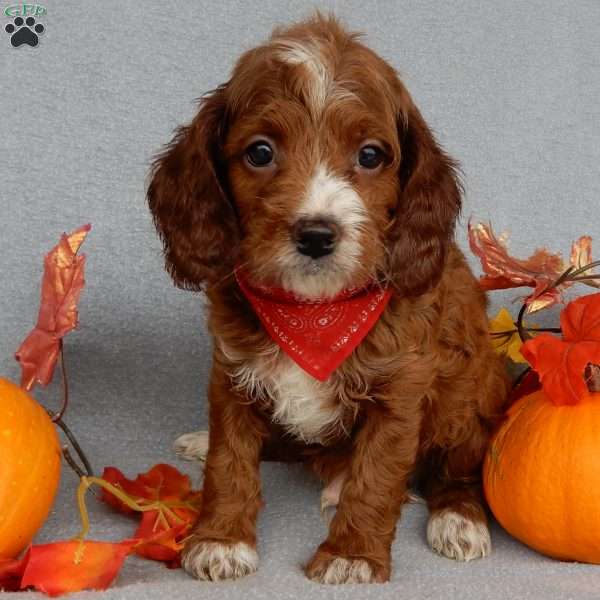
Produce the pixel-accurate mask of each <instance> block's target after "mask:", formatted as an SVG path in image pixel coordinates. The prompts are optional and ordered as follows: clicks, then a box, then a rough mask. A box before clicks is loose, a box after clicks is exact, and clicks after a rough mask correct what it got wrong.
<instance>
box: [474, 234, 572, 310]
mask: <svg viewBox="0 0 600 600" xmlns="http://www.w3.org/2000/svg"><path fill="white" fill-rule="evenodd" d="M469 246H470V247H471V251H472V252H473V254H475V255H476V256H477V257H478V258H479V260H480V261H481V267H482V268H483V271H484V273H485V275H483V276H482V277H481V278H480V280H479V283H480V284H481V286H482V287H483V289H484V290H486V291H489V290H500V289H507V288H515V287H523V286H527V287H533V288H534V291H533V293H532V294H530V295H529V296H528V297H527V298H526V299H525V303H526V304H528V305H531V304H532V303H533V302H534V301H535V302H536V304H535V305H534V308H535V310H540V309H541V308H545V307H547V306H551V305H552V304H556V303H558V302H560V292H559V290H557V289H553V290H549V291H546V290H547V288H548V287H549V286H551V285H552V284H553V283H554V282H555V281H556V280H557V279H558V277H559V276H560V274H561V273H562V272H563V271H564V270H565V266H564V264H563V260H562V258H561V256H560V254H552V253H550V252H548V251H547V250H545V249H538V250H536V251H535V252H534V253H533V254H532V255H531V256H530V257H529V258H527V259H525V260H522V259H519V258H515V257H513V256H511V255H510V254H509V253H508V248H507V246H506V239H505V237H504V236H500V237H498V236H496V234H495V233H494V231H493V230H492V226H491V225H489V224H488V225H484V224H483V223H478V224H476V225H471V223H469ZM529 312H534V310H530V311H529Z"/></svg>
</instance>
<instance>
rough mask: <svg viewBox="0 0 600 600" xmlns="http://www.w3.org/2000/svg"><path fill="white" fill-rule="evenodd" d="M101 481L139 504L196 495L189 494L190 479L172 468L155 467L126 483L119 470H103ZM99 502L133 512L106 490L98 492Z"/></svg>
mask: <svg viewBox="0 0 600 600" xmlns="http://www.w3.org/2000/svg"><path fill="white" fill-rule="evenodd" d="M102 479H104V480H105V481H108V482H109V483H112V484H113V485H115V486H117V487H119V488H121V489H122V490H123V491H124V492H125V493H126V494H127V495H128V496H130V497H131V498H133V499H134V500H136V501H140V502H141V503H146V504H149V503H151V502H155V501H158V500H161V501H167V500H192V501H195V500H197V499H198V498H197V497H198V494H199V492H193V491H192V486H191V482H190V478H189V477H188V476H187V475H183V474H182V473H180V472H179V471H178V470H177V469H176V468H175V467H172V466H171V465H166V464H159V465H155V466H154V467H152V468H151V469H150V470H149V471H148V472H147V473H140V474H139V475H138V476H137V477H136V478H135V479H133V480H131V479H127V478H126V477H125V475H123V473H122V472H121V471H119V469H117V468H115V467H106V468H105V469H104V472H103V473H102ZM102 500H104V501H105V502H107V503H108V504H110V505H111V506H113V507H114V508H117V509H118V510H120V511H122V512H126V513H130V512H135V511H133V510H132V509H131V508H129V507H128V506H126V505H125V504H123V503H122V502H121V501H120V500H119V499H118V498H115V497H114V496H113V495H112V494H110V493H109V492H107V491H106V490H104V489H103V490H102Z"/></svg>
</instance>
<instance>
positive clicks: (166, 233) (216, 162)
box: [148, 85, 238, 290]
mask: <svg viewBox="0 0 600 600" xmlns="http://www.w3.org/2000/svg"><path fill="white" fill-rule="evenodd" d="M226 112H227V105H226V98H225V85H223V86H220V87H219V88H217V89H216V90H215V91H214V92H212V93H211V94H210V95H208V96H206V97H204V98H203V99H202V101H201V105H200V111H199V112H198V114H197V115H196V117H195V118H194V120H193V121H192V123H191V124H190V125H187V126H185V127H180V128H179V129H178V130H177V132H176V134H175V137H174V138H173V140H172V141H171V143H170V144H169V145H168V146H167V147H166V148H165V150H164V151H163V152H162V153H161V154H160V155H159V156H158V157H157V158H156V160H155V162H154V165H153V169H152V180H151V182H150V185H149V187H148V204H149V206H150V210H151V211H152V215H153V217H154V223H155V225H156V228H157V230H158V232H159V234H160V237H161V239H162V241H163V245H164V252H165V260H166V266H167V270H168V271H169V273H170V274H171V276H172V277H173V280H174V281H175V283H176V284H177V285H178V286H179V287H183V288H186V289H193V290H198V289H203V288H205V287H206V286H209V285H210V284H212V283H216V282H217V281H218V280H219V279H220V278H222V277H223V276H226V275H227V273H228V272H231V270H232V268H233V263H234V261H235V249H236V247H237V239H238V230H237V220H236V215H235V209H234V206H233V204H232V202H231V201H230V199H229V198H228V194H227V186H226V177H225V173H224V164H223V163H222V162H221V161H222V153H221V147H222V142H223V138H224V135H225V130H226V118H227V115H226Z"/></svg>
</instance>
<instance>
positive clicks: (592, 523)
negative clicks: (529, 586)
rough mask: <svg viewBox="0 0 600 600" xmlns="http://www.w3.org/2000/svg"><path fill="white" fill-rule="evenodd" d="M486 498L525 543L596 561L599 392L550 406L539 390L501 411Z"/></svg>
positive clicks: (488, 462) (599, 539) (487, 468)
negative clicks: (505, 413)
mask: <svg viewBox="0 0 600 600" xmlns="http://www.w3.org/2000/svg"><path fill="white" fill-rule="evenodd" d="M483 483H484V490H485V495H486V498H487V501H488V503H489V505H490V508H491V509H492V512H493V513H494V516H495V517H496V519H497V520H498V521H499V522H500V524H501V525H502V526H503V527H504V528H505V529H506V530H507V531H508V532H509V533H510V534H511V535H513V536H514V537H516V538H517V539H519V540H521V541H522V542H523V543H525V544H527V545H528V546H530V547H531V548H534V549H535V550H538V551H539V552H542V553H544V554H547V555H549V556H552V557H554V558H558V559H562V560H576V561H581V562H589V563H600V510H599V507H600V393H594V394H588V395H587V396H585V397H584V398H583V399H582V400H581V401H580V402H579V403H578V404H574V405H564V406H556V405H555V404H553V403H552V402H551V401H550V400H549V399H548V397H547V396H546V394H545V393H544V392H543V391H542V390H540V391H538V392H535V393H533V394H530V395H528V396H524V397H523V398H520V399H519V400H518V401H517V402H516V403H515V404H514V405H513V406H512V407H511V408H510V410H509V411H508V417H507V420H506V421H505V422H504V423H503V424H502V426H501V427H500V429H499V430H498V432H497V433H496V435H495V436H494V439H493V441H492V444H491V446H490V448H489V450H488V453H487V456H486V459H485V463H484V473H483Z"/></svg>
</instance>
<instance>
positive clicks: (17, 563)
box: [0, 551, 29, 592]
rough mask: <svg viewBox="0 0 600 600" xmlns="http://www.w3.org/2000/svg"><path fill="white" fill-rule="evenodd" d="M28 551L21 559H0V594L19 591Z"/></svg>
mask: <svg viewBox="0 0 600 600" xmlns="http://www.w3.org/2000/svg"><path fill="white" fill-rule="evenodd" d="M28 558H29V551H27V553H26V554H25V555H24V556H23V558H21V559H12V558H1V559H0V592H3V591H4V592H16V591H18V590H20V589H21V578H22V577H23V572H24V571H25V563H26V561H27V559H28Z"/></svg>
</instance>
